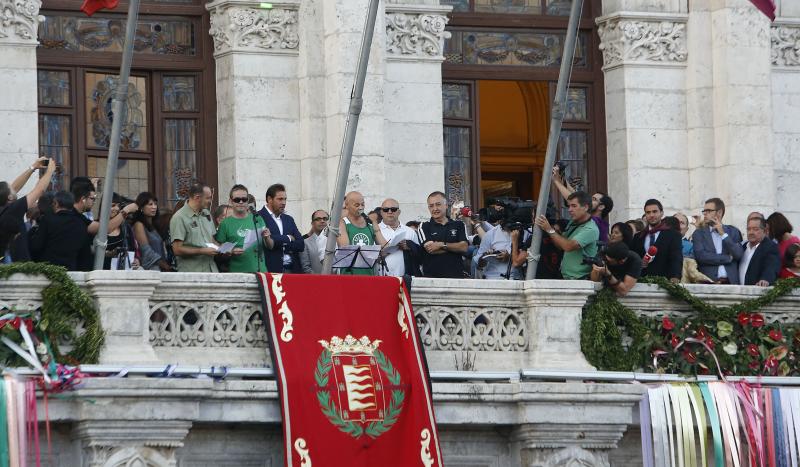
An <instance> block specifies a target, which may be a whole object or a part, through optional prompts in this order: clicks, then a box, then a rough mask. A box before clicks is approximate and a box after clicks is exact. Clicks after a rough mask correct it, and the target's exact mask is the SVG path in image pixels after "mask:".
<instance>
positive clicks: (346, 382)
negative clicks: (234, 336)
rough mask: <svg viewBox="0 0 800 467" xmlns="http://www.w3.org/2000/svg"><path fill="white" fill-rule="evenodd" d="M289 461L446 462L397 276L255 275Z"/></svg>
mask: <svg viewBox="0 0 800 467" xmlns="http://www.w3.org/2000/svg"><path fill="white" fill-rule="evenodd" d="M258 279H259V284H260V287H261V294H262V299H263V301H264V309H265V310H266V313H265V314H266V321H267V322H269V326H270V332H271V334H270V346H271V350H272V358H273V362H274V365H275V374H276V376H277V381H278V390H279V392H280V396H281V412H282V414H283V437H284V457H285V465H286V466H310V465H312V463H313V465H314V466H315V467H319V466H337V467H338V466H348V467H349V466H353V467H359V466H365V467H366V466H370V467H373V466H386V467H388V466H404V467H410V466H422V467H432V466H439V467H440V466H442V458H441V453H440V451H439V438H438V434H437V432H436V422H435V419H434V414H433V405H432V400H431V392H430V386H429V383H428V370H427V367H426V363H425V356H424V353H423V349H422V346H421V344H420V340H419V337H418V335H417V329H416V322H415V319H414V313H413V312H412V310H411V300H410V299H409V296H408V292H407V291H406V289H405V287H404V285H403V283H402V281H401V280H398V278H395V277H360V276H319V275H301V274H286V275H282V274H258Z"/></svg>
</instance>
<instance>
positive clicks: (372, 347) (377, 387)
mask: <svg viewBox="0 0 800 467" xmlns="http://www.w3.org/2000/svg"><path fill="white" fill-rule="evenodd" d="M319 343H320V344H321V345H322V347H323V350H322V353H320V356H319V358H318V359H317V367H316V369H315V371H314V379H315V381H316V383H317V389H318V391H317V401H318V402H319V404H320V409H321V410H322V413H323V414H325V416H326V417H327V418H328V421H330V422H331V423H332V424H333V425H334V426H336V427H337V428H338V429H339V430H341V431H343V432H345V433H347V434H349V435H350V436H352V437H354V438H360V437H361V436H362V435H365V434H366V435H367V436H369V437H371V438H377V437H378V436H380V435H382V434H383V433H385V432H387V431H389V429H390V428H391V427H392V425H394V424H395V423H396V422H397V419H398V417H399V416H400V412H402V410H403V401H404V400H405V391H404V390H403V389H402V385H401V383H402V382H401V378H400V373H398V371H397V370H396V369H395V368H394V366H393V365H392V363H391V362H390V361H389V360H388V359H387V358H386V355H384V354H383V352H381V351H380V350H378V345H380V343H381V341H380V340H377V339H376V340H374V341H371V340H370V339H369V338H368V337H367V336H363V337H362V338H361V339H358V340H356V338H354V337H353V336H350V335H348V336H347V337H345V338H344V339H342V338H340V337H338V336H333V337H332V338H331V340H330V342H328V341H324V340H321V341H319Z"/></svg>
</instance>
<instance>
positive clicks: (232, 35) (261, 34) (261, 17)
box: [208, 3, 300, 56]
mask: <svg viewBox="0 0 800 467" xmlns="http://www.w3.org/2000/svg"><path fill="white" fill-rule="evenodd" d="M208 9H209V11H210V12H211V29H210V30H209V34H211V37H212V38H213V39H214V55H215V56H219V55H222V54H226V53H230V52H245V53H247V52H260V53H265V52H266V53H290V54H296V53H298V49H299V47H300V37H299V35H298V34H297V9H290V8H272V9H268V10H259V9H255V8H248V7H244V6H232V5H231V4H229V3H215V4H212V5H209V7H208Z"/></svg>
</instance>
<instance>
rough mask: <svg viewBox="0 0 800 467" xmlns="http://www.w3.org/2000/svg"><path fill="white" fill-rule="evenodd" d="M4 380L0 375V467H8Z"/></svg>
mask: <svg viewBox="0 0 800 467" xmlns="http://www.w3.org/2000/svg"><path fill="white" fill-rule="evenodd" d="M6 418H7V417H6V382H5V380H4V379H3V378H2V377H0V467H8V465H9V458H8V421H7V420H6Z"/></svg>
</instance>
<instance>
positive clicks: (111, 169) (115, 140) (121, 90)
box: [94, 0, 139, 269]
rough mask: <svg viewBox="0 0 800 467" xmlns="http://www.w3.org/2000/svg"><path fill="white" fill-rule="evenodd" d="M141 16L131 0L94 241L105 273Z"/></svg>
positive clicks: (97, 266) (99, 265)
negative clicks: (118, 161)
mask: <svg viewBox="0 0 800 467" xmlns="http://www.w3.org/2000/svg"><path fill="white" fill-rule="evenodd" d="M138 16H139V0H130V4H129V5H128V22H127V23H126V25H125V46H124V49H123V51H122V65H120V67H119V81H117V89H116V91H115V92H114V100H113V102H112V112H113V121H112V122H111V139H109V141H108V162H107V164H108V165H107V166H106V178H105V180H104V182H103V198H102V204H101V206H100V214H99V215H100V231H99V232H97V235H96V236H95V237H94V247H95V250H94V268H95V269H103V260H104V259H105V257H106V245H107V243H108V221H109V218H108V216H109V215H110V214H111V199H112V197H113V195H114V178H115V177H116V176H117V160H118V159H119V144H120V139H121V138H120V136H121V135H120V134H121V133H122V121H123V120H125V117H126V115H124V113H125V112H124V105H125V101H126V100H127V99H128V77H129V76H130V74H131V61H132V60H133V40H134V37H135V33H136V20H137V17H138Z"/></svg>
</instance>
